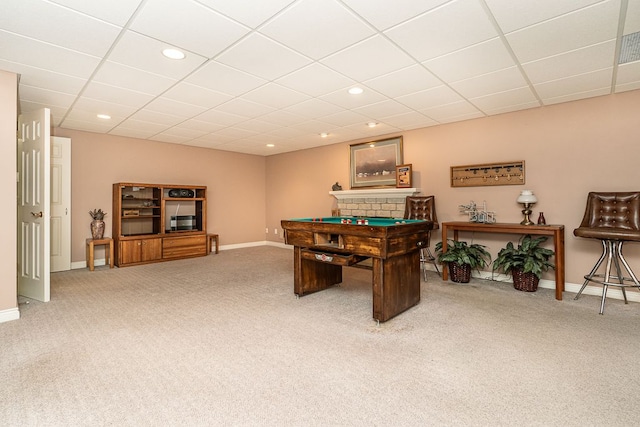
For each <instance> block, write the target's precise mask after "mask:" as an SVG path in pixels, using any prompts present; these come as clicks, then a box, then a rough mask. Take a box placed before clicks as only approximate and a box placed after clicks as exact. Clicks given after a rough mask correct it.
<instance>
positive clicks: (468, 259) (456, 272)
mask: <svg viewBox="0 0 640 427" xmlns="http://www.w3.org/2000/svg"><path fill="white" fill-rule="evenodd" d="M435 249H436V257H437V258H438V262H440V263H445V262H446V263H447V266H448V267H449V277H451V281H452V282H457V283H469V280H471V269H472V268H475V269H476V270H479V269H480V268H484V267H486V266H487V265H489V263H490V262H491V254H490V253H489V252H487V249H486V246H484V245H480V244H478V243H472V244H470V245H469V244H467V242H464V241H459V240H447V250H446V252H443V251H442V242H438V243H436V248H435Z"/></svg>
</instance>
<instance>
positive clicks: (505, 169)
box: [451, 160, 524, 187]
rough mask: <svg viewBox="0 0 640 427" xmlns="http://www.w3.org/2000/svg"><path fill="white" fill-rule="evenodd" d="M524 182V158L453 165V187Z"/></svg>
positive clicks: (518, 183)
mask: <svg viewBox="0 0 640 427" xmlns="http://www.w3.org/2000/svg"><path fill="white" fill-rule="evenodd" d="M520 184H524V160H518V161H513V162H500V163H484V164H477V165H465V166H451V186H452V187H478V186H495V185H520Z"/></svg>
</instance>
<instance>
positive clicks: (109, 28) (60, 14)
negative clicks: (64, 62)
mask: <svg viewBox="0 0 640 427" xmlns="http://www.w3.org/2000/svg"><path fill="white" fill-rule="evenodd" d="M0 29H3V30H7V31H10V32H13V33H15V34H20V35H22V36H25V37H29V38H33V39H36V40H40V41H43V42H46V43H49V44H52V45H57V46H61V47H64V48H67V49H71V50H74V51H77V52H82V53H86V54H89V55H94V56H102V55H104V54H105V53H107V51H108V50H109V48H110V47H111V44H112V43H113V42H114V41H115V39H116V37H118V34H120V30H121V28H120V27H118V26H115V25H112V24H108V23H106V22H103V21H100V20H97V19H95V18H92V17H90V16H87V15H84V14H81V13H78V12H76V11H74V10H71V9H68V8H66V7H61V6H59V5H56V4H53V3H48V2H44V1H42V0H2V13H1V14H0ZM81 34H91V37H82V36H79V35H81Z"/></svg>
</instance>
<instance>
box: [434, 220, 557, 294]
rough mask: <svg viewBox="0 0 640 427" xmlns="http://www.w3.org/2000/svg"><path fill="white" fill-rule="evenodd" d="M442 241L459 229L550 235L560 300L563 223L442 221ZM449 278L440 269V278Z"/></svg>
mask: <svg viewBox="0 0 640 427" xmlns="http://www.w3.org/2000/svg"><path fill="white" fill-rule="evenodd" d="M441 227H442V241H443V242H446V241H447V235H448V234H449V231H453V239H454V240H458V232H459V231H476V232H480V233H501V234H522V235H525V234H531V235H539V236H551V237H552V238H553V250H554V252H555V271H556V299H557V300H559V301H561V300H562V292H563V291H564V225H521V224H508V223H496V224H484V223H478V222H464V221H454V222H443V223H442V224H441ZM446 249H447V245H446V244H443V245H442V252H446ZM448 279H449V271H448V270H447V269H446V268H443V269H442V280H448Z"/></svg>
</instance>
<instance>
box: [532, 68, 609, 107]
mask: <svg viewBox="0 0 640 427" xmlns="http://www.w3.org/2000/svg"><path fill="white" fill-rule="evenodd" d="M612 74H613V69H612V68H606V69H603V70H598V71H592V72H590V73H585V74H580V75H577V76H571V77H566V78H563V79H559V80H554V81H550V82H546V83H540V84H536V85H534V86H535V89H536V91H537V92H538V95H539V96H540V98H541V99H542V100H543V101H544V103H545V104H547V101H548V100H550V99H552V98H558V97H562V96H567V95H573V94H580V93H583V92H590V91H594V90H595V91H599V90H600V89H605V88H606V89H610V88H611V78H612ZM578 99H580V98H578Z"/></svg>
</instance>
